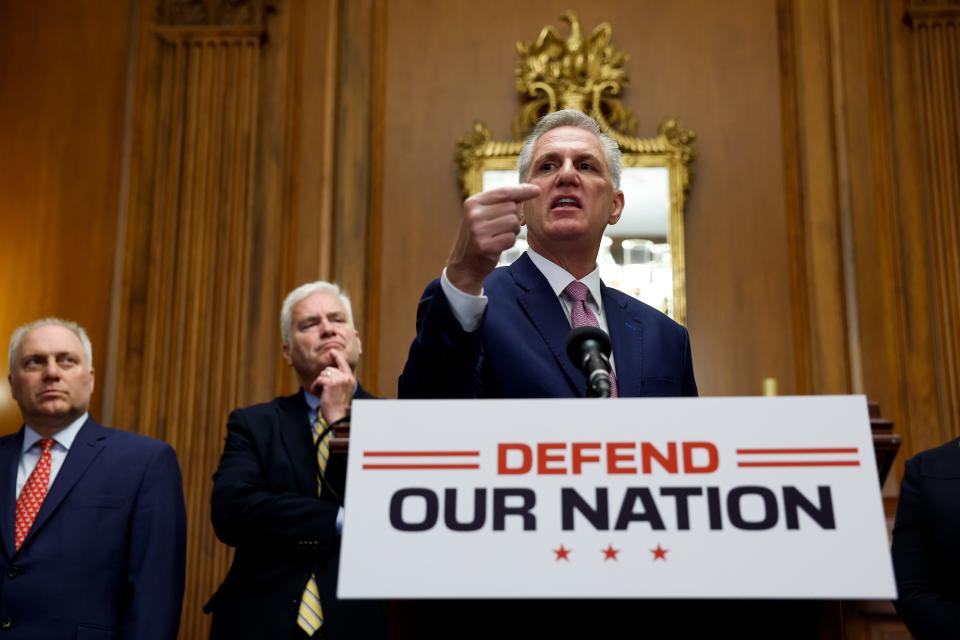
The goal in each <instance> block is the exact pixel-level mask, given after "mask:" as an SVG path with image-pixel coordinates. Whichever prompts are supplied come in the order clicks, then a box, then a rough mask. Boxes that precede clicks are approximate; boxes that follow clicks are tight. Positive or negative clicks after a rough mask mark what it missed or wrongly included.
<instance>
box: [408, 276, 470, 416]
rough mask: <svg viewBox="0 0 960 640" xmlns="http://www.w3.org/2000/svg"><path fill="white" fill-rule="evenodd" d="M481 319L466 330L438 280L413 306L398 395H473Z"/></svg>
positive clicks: (461, 396) (424, 396)
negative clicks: (413, 322) (414, 318)
mask: <svg viewBox="0 0 960 640" xmlns="http://www.w3.org/2000/svg"><path fill="white" fill-rule="evenodd" d="M482 333H483V320H481V323H480V327H479V328H478V329H477V330H475V331H472V332H469V333H468V332H466V331H464V330H463V328H462V327H461V326H460V322H459V321H458V320H457V318H456V316H455V315H454V314H453V310H452V309H451V308H450V303H449V302H448V300H447V297H446V296H445V295H444V293H443V289H442V288H441V286H440V281H439V280H434V281H433V282H431V283H430V284H429V285H427V288H426V289H425V290H424V292H423V296H422V297H421V298H420V303H419V305H418V306H417V335H416V337H415V338H414V340H413V344H411V345H410V353H409V354H408V356H407V363H406V365H404V367H403V373H401V374H400V379H399V385H398V386H399V388H398V394H399V397H401V398H475V397H477V389H478V371H479V369H480V365H481V362H482V342H481V336H482Z"/></svg>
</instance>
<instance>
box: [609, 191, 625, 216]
mask: <svg viewBox="0 0 960 640" xmlns="http://www.w3.org/2000/svg"><path fill="white" fill-rule="evenodd" d="M623 203H624V200H623V191H622V190H621V189H617V192H616V193H614V194H613V210H612V211H611V212H610V218H609V219H608V220H607V224H617V222H619V221H620V216H622V215H623Z"/></svg>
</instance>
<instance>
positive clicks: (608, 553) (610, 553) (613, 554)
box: [601, 544, 620, 562]
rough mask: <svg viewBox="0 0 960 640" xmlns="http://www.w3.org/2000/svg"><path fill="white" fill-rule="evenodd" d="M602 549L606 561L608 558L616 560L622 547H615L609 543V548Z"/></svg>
mask: <svg viewBox="0 0 960 640" xmlns="http://www.w3.org/2000/svg"><path fill="white" fill-rule="evenodd" d="M601 551H602V552H603V561H604V562H606V561H607V560H616V559H617V554H618V553H620V549H614V548H613V545H612V544H611V545H607V548H606V549H601Z"/></svg>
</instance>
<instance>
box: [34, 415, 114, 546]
mask: <svg viewBox="0 0 960 640" xmlns="http://www.w3.org/2000/svg"><path fill="white" fill-rule="evenodd" d="M108 434H109V432H108V431H107V430H106V429H104V428H103V427H101V426H100V425H98V424H97V423H96V422H94V421H93V419H92V418H87V421H86V422H84V423H83V426H82V427H80V431H78V432H77V437H76V438H74V440H73V444H72V445H71V446H70V451H68V452H67V457H66V459H64V461H63V466H62V467H60V472H59V473H57V477H56V479H55V480H54V481H53V484H52V485H51V486H50V490H49V491H48V492H47V497H46V498H44V500H43V504H42V505H40V511H38V512H37V519H36V520H34V521H33V526H32V527H30V533H28V534H27V538H26V539H25V540H24V541H23V543H24V545H26V544H27V543H28V542H29V541H30V538H32V537H33V536H35V535H37V531H39V530H40V529H41V528H42V527H43V525H44V523H45V522H46V521H47V520H49V519H50V516H51V515H52V514H53V512H54V511H56V510H57V507H59V506H60V503H61V502H63V499H64V498H65V497H66V496H67V494H69V493H70V490H71V489H73V487H74V485H75V484H77V481H78V480H79V479H80V478H81V477H82V476H83V474H84V473H85V472H86V470H87V467H89V466H90V463H91V462H93V460H94V458H96V457H97V456H98V455H100V452H101V451H103V447H104V445H105V444H106V440H107V438H108V437H109V435H108ZM21 548H22V547H21Z"/></svg>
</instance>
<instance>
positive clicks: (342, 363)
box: [330, 351, 353, 375]
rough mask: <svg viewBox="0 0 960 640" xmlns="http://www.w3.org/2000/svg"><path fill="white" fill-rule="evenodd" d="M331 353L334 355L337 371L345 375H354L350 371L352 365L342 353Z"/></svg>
mask: <svg viewBox="0 0 960 640" xmlns="http://www.w3.org/2000/svg"><path fill="white" fill-rule="evenodd" d="M330 353H331V354H332V355H333V359H334V361H335V362H336V363H337V369H339V370H340V371H342V372H343V373H349V374H350V375H353V371H352V370H351V369H350V364H349V363H347V359H346V358H345V357H343V354H342V353H340V352H339V351H331V352H330Z"/></svg>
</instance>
